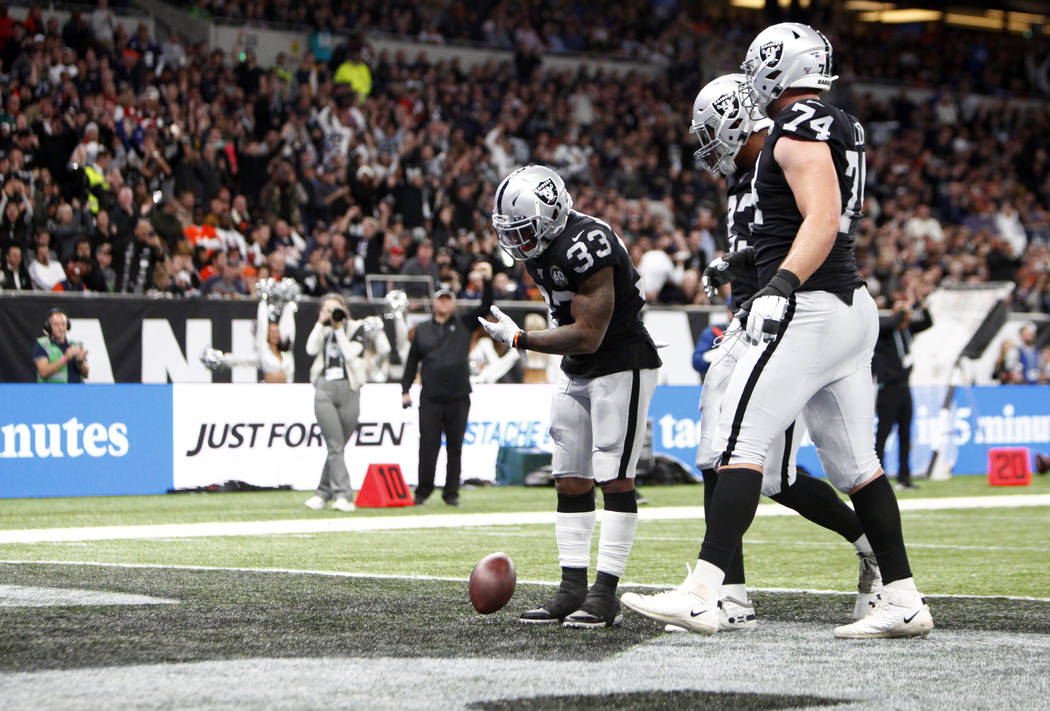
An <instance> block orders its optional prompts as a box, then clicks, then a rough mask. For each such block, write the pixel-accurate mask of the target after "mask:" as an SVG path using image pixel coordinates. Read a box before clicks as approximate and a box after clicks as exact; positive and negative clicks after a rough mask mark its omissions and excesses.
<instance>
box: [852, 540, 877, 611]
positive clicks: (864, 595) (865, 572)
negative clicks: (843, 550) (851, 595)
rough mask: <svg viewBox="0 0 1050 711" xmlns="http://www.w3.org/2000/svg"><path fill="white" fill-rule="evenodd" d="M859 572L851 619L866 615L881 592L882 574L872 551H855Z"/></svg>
mask: <svg viewBox="0 0 1050 711" xmlns="http://www.w3.org/2000/svg"><path fill="white" fill-rule="evenodd" d="M857 557H859V558H860V572H859V574H858V575H857V601H856V602H855V603H854V604H853V619H855V620H861V619H864V618H865V617H867V616H868V615H869V614H870V613H871V611H872V610H874V609H875V606H876V605H877V604H878V602H879V593H881V592H882V574H881V573H880V572H879V564H878V562H877V561H876V560H875V554H874V553H857Z"/></svg>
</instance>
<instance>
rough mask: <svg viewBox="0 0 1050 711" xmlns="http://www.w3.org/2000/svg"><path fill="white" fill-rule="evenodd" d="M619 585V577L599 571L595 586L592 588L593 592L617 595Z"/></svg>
mask: <svg viewBox="0 0 1050 711" xmlns="http://www.w3.org/2000/svg"><path fill="white" fill-rule="evenodd" d="M619 583H620V577H619V576H618V575H613V574H612V573H606V572H604V571H602V570H599V571H598V575H597V576H596V577H595V579H594V585H592V586H591V590H593V591H595V592H608V593H615V592H616V586H617V585H618V584H619Z"/></svg>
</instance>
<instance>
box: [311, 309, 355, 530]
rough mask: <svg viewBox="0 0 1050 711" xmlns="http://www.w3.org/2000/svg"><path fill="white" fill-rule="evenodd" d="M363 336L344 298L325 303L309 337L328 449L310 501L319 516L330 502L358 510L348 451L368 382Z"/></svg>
mask: <svg viewBox="0 0 1050 711" xmlns="http://www.w3.org/2000/svg"><path fill="white" fill-rule="evenodd" d="M365 336H366V328H365V325H364V323H363V322H362V321H354V320H353V319H351V318H350V310H349V308H348V306H347V303H346V299H345V298H343V296H342V295H341V294H336V293H331V294H326V295H325V296H323V297H322V298H321V311H320V313H319V314H318V316H317V323H315V324H314V327H313V330H312V331H310V335H309V336H307V338H306V354H307V355H311V356H314V362H313V365H312V366H311V367H310V382H312V383H313V384H314V388H315V390H314V415H315V416H316V417H317V422H318V424H320V425H321V434H322V435H324V443H325V447H326V448H327V449H328V456H327V458H326V459H325V464H324V469H323V470H322V472H321V482H320V483H319V484H318V485H317V492H316V493H315V494H314V495H313V496H311V497H310V498H309V499H307V501H306V505H307V507H309V508H311V509H314V510H315V511H320V510H321V509H323V508H324V507H325V506H326V505H328V503H329V502H331V504H332V508H333V509H335V510H336V511H353V510H354V504H353V491H352V490H351V488H350V473H349V472H348V471H347V469H346V459H345V456H344V450H345V447H346V443H347V442H349V441H350V435H352V434H353V432H354V430H355V429H356V428H357V418H358V416H359V415H360V413H361V386H362V385H364V384H365V382H366V380H367V376H366V373H365V363H364V359H363V358H362V355H363V353H364V350H365V344H364V339H365Z"/></svg>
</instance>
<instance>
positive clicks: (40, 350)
mask: <svg viewBox="0 0 1050 711" xmlns="http://www.w3.org/2000/svg"><path fill="white" fill-rule="evenodd" d="M68 334H69V317H68V316H66V313H65V312H64V311H63V310H62V309H51V310H50V311H48V312H47V320H46V321H44V335H43V336H41V337H40V338H38V339H36V342H35V343H34V344H33V362H34V363H35V364H36V381H37V382H38V383H82V382H84V378H86V377H87V374H88V364H87V353H88V352H87V351H86V350H85V349H84V346H83V345H82V344H80V343H70V341H69V338H68Z"/></svg>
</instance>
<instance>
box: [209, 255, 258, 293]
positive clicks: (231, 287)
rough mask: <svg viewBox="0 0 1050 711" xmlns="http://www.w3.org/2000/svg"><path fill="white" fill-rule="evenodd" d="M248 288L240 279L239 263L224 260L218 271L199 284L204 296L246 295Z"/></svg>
mask: <svg viewBox="0 0 1050 711" xmlns="http://www.w3.org/2000/svg"><path fill="white" fill-rule="evenodd" d="M247 294H248V290H247V289H246V288H245V286H244V281H243V280H242V279H241V265H239V264H231V263H229V262H225V263H224V264H223V265H222V267H221V268H220V272H219V273H218V274H215V275H213V276H211V277H209V278H208V279H207V280H206V281H205V282H204V283H203V284H201V296H203V297H204V298H215V297H238V296H247Z"/></svg>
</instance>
